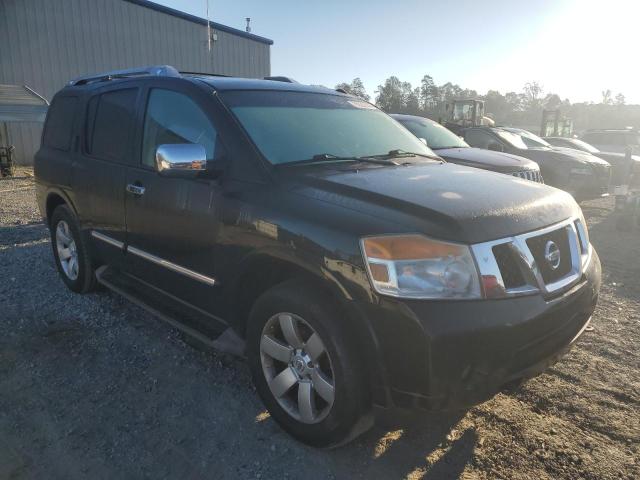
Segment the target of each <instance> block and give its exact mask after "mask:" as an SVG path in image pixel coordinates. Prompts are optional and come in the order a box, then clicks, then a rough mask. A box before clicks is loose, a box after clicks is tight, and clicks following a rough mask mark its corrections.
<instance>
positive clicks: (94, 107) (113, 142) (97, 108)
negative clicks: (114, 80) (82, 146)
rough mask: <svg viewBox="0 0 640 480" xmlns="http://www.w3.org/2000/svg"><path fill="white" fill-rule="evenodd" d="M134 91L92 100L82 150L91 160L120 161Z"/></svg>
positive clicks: (131, 115) (127, 136)
mask: <svg viewBox="0 0 640 480" xmlns="http://www.w3.org/2000/svg"><path fill="white" fill-rule="evenodd" d="M137 95H138V89H137V88H127V89H124V90H114V91H111V92H106V93H103V94H101V95H97V96H95V97H93V98H92V99H91V100H90V101H89V107H88V112H87V138H86V148H87V151H88V153H90V154H91V155H92V156H94V157H98V158H102V159H105V160H114V161H124V160H126V156H127V154H128V152H129V146H130V141H129V140H130V134H131V131H132V130H133V126H134V117H135V108H136V97H137Z"/></svg>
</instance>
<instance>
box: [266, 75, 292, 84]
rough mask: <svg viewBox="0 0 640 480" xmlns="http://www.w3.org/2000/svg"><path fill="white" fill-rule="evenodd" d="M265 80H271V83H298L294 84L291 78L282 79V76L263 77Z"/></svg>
mask: <svg viewBox="0 0 640 480" xmlns="http://www.w3.org/2000/svg"><path fill="white" fill-rule="evenodd" d="M264 79H265V80H271V81H273V82H285V83H298V82H296V81H295V80H294V79H293V78H290V77H282V76H277V77H264Z"/></svg>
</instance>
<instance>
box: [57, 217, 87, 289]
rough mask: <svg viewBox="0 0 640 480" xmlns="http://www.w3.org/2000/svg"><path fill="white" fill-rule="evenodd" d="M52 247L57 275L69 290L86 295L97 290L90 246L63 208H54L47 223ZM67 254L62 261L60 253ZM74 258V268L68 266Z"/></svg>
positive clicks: (74, 218)
mask: <svg viewBox="0 0 640 480" xmlns="http://www.w3.org/2000/svg"><path fill="white" fill-rule="evenodd" d="M49 230H50V232H51V246H52V248H53V256H54V258H55V261H56V267H57V269H58V273H59V274H60V277H61V278H62V281H63V282H64V283H65V285H66V286H67V287H68V288H69V290H71V291H73V292H76V293H88V292H91V291H93V290H95V288H96V283H97V282H96V277H95V271H94V270H93V263H92V260H91V256H90V253H89V246H88V245H87V241H86V239H85V237H84V236H83V235H82V234H81V232H80V228H79V227H78V221H77V220H76V217H75V215H74V214H73V212H72V211H71V209H69V207H68V206H66V205H60V206H58V207H56V209H55V210H54V211H53V215H51V221H50V223H49ZM63 251H64V252H65V253H64V254H65V255H67V254H70V255H71V256H70V257H67V259H65V258H63V259H62V260H61V255H62V254H63V253H62V252H63ZM72 258H73V259H75V266H73V265H71V264H70V260H71V259H72Z"/></svg>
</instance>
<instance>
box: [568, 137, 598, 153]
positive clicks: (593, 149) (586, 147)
mask: <svg viewBox="0 0 640 480" xmlns="http://www.w3.org/2000/svg"><path fill="white" fill-rule="evenodd" d="M571 143H573V144H574V145H575V146H577V147H578V148H580V149H581V150H584V151H586V152H589V153H600V150H598V149H597V148H596V147H594V146H593V145H590V144H588V143H587V142H583V141H582V140H579V139H577V138H572V139H571Z"/></svg>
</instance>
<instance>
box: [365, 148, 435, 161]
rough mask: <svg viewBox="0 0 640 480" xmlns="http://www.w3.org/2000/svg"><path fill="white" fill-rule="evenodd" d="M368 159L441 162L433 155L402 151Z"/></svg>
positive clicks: (393, 151)
mask: <svg viewBox="0 0 640 480" xmlns="http://www.w3.org/2000/svg"><path fill="white" fill-rule="evenodd" d="M369 157H370V158H383V159H391V158H407V157H423V158H430V159H431V160H437V161H438V162H442V161H443V160H442V158H440V157H437V156H435V155H427V154H426V153H416V152H406V151H404V150H390V151H389V152H387V153H381V154H380V155H369Z"/></svg>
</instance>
